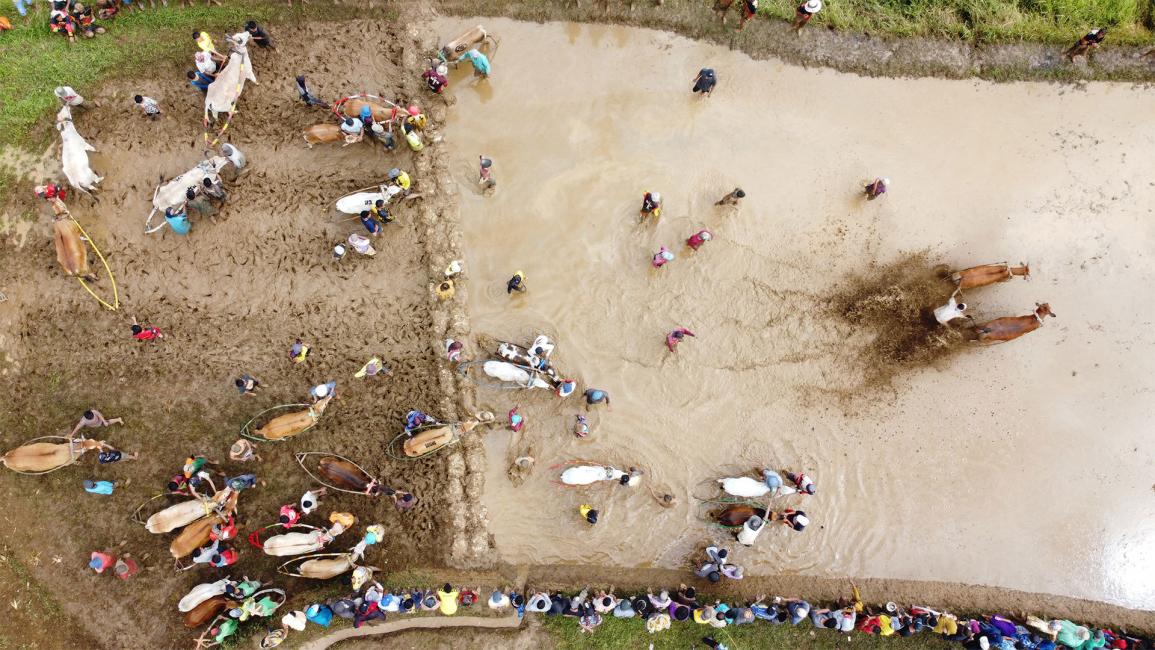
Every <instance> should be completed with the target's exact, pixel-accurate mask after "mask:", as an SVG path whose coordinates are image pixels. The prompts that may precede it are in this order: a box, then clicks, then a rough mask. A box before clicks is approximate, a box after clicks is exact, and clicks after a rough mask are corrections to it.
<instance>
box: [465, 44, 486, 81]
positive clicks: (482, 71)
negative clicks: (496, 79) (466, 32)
mask: <svg viewBox="0 0 1155 650" xmlns="http://www.w3.org/2000/svg"><path fill="white" fill-rule="evenodd" d="M465 59H469V62H470V63H471V64H473V76H475V77H481V78H482V79H487V78H489V71H490V67H489V57H487V56H485V55H484V54H482V53H481V51H480V50H478V49H477V48H473V49H470V50H469V51H467V52H466V53H465V54H462V55H461V56H459V57H457V63H461V62H462V61H464V60H465Z"/></svg>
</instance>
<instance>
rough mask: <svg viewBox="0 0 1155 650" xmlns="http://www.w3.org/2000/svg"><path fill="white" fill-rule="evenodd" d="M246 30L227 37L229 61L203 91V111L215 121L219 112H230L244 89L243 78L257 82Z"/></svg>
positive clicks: (248, 35)
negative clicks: (204, 91)
mask: <svg viewBox="0 0 1155 650" xmlns="http://www.w3.org/2000/svg"><path fill="white" fill-rule="evenodd" d="M250 37H251V35H250V34H249V33H248V32H240V33H238V34H234V35H232V36H230V37H229V42H230V43H231V44H232V48H233V51H232V53H230V54H229V61H228V63H227V64H226V65H225V68H224V70H221V71H220V73H219V74H218V75H217V78H216V80H215V81H213V82H212V83H211V84H209V89H208V92H206V93H205V112H206V113H208V114H209V115H211V116H212V119H213V120H214V121H216V119H217V115H218V114H220V113H231V112H232V111H233V107H234V106H235V105H236V103H237V99H238V98H240V96H241V92H242V91H243V90H244V89H245V80H246V79H248V80H249V81H251V82H253V83H257V77H256V75H254V74H253V63H252V61H251V60H250V59H249V48H248V45H249V38H250Z"/></svg>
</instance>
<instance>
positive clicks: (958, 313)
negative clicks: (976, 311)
mask: <svg viewBox="0 0 1155 650" xmlns="http://www.w3.org/2000/svg"><path fill="white" fill-rule="evenodd" d="M955 293H956V294H957V293H958V292H957V291H956V292H955ZM966 309H967V304H966V303H965V302H958V301H956V300H955V298H954V295H952V296H951V297H950V299H949V300H947V301H946V304H945V305H941V306H939V307H935V308H934V319H935V320H936V321H938V324H939V325H946V324H948V323H950V322H951V321H952V320H955V319H957V318H970V316H968V315H967V314H966V313H964V312H966Z"/></svg>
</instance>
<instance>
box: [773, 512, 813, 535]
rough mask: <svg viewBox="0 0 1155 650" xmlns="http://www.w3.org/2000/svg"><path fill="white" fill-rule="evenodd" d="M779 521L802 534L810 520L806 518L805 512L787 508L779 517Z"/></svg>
mask: <svg viewBox="0 0 1155 650" xmlns="http://www.w3.org/2000/svg"><path fill="white" fill-rule="evenodd" d="M780 521H781V522H782V523H783V524H785V525H787V526H789V527H791V528H793V529H794V530H796V531H798V532H802V531H803V530H805V529H806V526H807V525H809V524H810V519H809V518H808V517H807V516H806V513H805V512H802V511H801V510H794V509H793V508H787V509H786V510H785V511H784V512H783V513H782V514H781V515H780Z"/></svg>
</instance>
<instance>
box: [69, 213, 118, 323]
mask: <svg viewBox="0 0 1155 650" xmlns="http://www.w3.org/2000/svg"><path fill="white" fill-rule="evenodd" d="M65 214H67V215H68V218H69V219H71V220H72V223H74V224H76V227H77V229H79V230H80V234H81V236H83V237H84V238H85V239H86V240H88V243H89V244H92V250H93V251H95V252H96V256H97V257H99V258H100V263H101V264H103V265H104V272H105V273H107V274H108V279H109V281H110V282H112V304H111V305H110V304H108V303H107V302H105V300H104V299H103V298H101V297H100V296H98V295H96V292H95V291H93V290H92V289H91V288H90V287H89V286H88V283H87V282H85V281H84V278H82V277H80V276H77V277H76V279H77V280H79V281H80V286H82V287H84V290H85V291H87V292H88V294H89V295H90V296H92V297H93V298H96V300H97V301H98V302H99V303H100V304H101V305H104V307H105V308H106V309H108V310H109V311H116V310H117V309H120V292H119V290H117V288H116V276H114V275H113V274H112V269H111V268H110V267H109V266H108V260H106V259H105V258H104V253H101V252H100V247H98V246H97V245H96V242H95V241H93V239H92V237H90V236H89V235H88V233H87V232H85V231H84V226H81V225H80V222H79V221H77V220H76V217H74V216H72V213H71V212H68V211H67V208H66V209H65Z"/></svg>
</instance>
